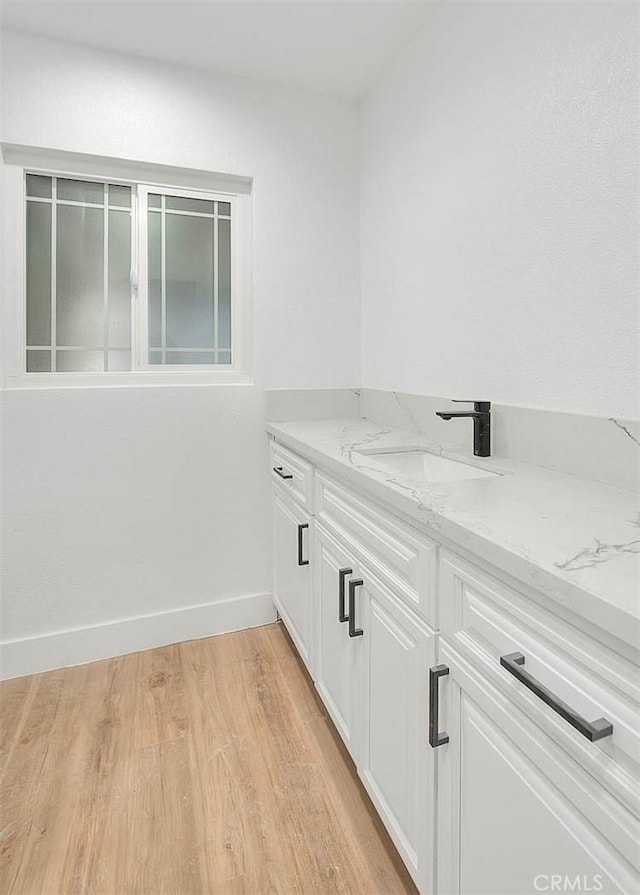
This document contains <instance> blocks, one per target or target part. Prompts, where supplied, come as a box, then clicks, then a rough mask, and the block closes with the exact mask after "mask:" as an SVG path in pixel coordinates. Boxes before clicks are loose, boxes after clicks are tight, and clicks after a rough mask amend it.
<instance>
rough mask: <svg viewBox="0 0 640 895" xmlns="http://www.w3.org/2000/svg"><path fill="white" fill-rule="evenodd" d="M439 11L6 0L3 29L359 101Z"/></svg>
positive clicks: (406, 5) (346, 4)
mask: <svg viewBox="0 0 640 895" xmlns="http://www.w3.org/2000/svg"><path fill="white" fill-rule="evenodd" d="M432 7H433V3H432V2H429V0H368V2H357V0H341V2H335V0H327V2H322V0H288V2H286V0H285V2H273V0H262V2H256V0H235V2H219V0H201V2H189V0H187V2H178V0H175V2H162V0H134V2H115V0H112V2H108V0H107V2H106V0H70V2H69V0H67V2H60V0H49V2H46V0H44V2H43V0H19V2H12V0H5V2H3V3H2V25H3V27H5V28H12V29H14V30H19V31H26V32H29V33H32V34H39V35H43V36H46V37H52V38H57V39H59V40H67V41H71V42H73V43H78V44H84V45H85V46H90V47H97V48H101V49H106V50H115V51H118V52H123V53H132V54H134V55H137V56H145V57H149V58H152V59H160V60H163V61H170V62H178V63H182V64H186V65H192V66H196V67H199V68H205V69H210V70H213V71H221V72H227V73H229V74H233V75H239V76H242V77H248V78H257V79H259V80H263V81H270V82H272V83H276V84H281V85H285V86H289V87H292V86H296V87H301V88H306V89H312V90H320V91H323V92H328V93H332V94H335V95H339V96H343V97H346V98H349V99H356V100H357V99H359V98H361V97H362V96H363V95H364V94H365V93H366V91H367V90H368V89H369V87H370V86H371V85H372V84H373V83H375V81H376V80H377V79H378V78H379V77H380V75H381V74H382V72H383V71H384V70H385V68H386V67H387V66H388V65H389V63H390V62H391V61H392V60H393V58H394V57H395V56H397V55H398V53H399V52H400V51H401V50H402V48H403V46H404V45H405V44H406V43H408V42H409V40H410V39H411V36H412V35H413V33H414V31H415V30H416V29H417V28H419V27H420V26H421V25H422V23H423V21H424V20H425V18H426V16H427V15H428V12H429V9H430V8H432Z"/></svg>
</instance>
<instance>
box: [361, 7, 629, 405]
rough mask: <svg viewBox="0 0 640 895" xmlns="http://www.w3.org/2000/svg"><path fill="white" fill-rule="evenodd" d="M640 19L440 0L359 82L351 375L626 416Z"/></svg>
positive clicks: (599, 11) (374, 383)
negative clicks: (364, 88) (390, 58)
mask: <svg viewBox="0 0 640 895" xmlns="http://www.w3.org/2000/svg"><path fill="white" fill-rule="evenodd" d="M637 16H638V8H637V7H636V5H635V4H616V3H606V4H600V3H512V4H510V3H490V2H488V3H448V4H443V5H440V6H438V7H437V8H436V9H435V10H434V12H433V14H432V16H431V19H430V20H429V21H428V22H427V24H426V26H425V28H424V30H423V31H422V32H421V33H420V34H419V35H418V36H417V38H416V39H415V41H414V42H413V44H412V45H411V46H410V47H409V48H408V49H407V51H406V52H405V53H404V54H403V56H402V58H401V59H400V60H398V62H397V63H396V65H395V66H394V68H393V69H392V70H391V71H390V72H389V73H388V74H387V76H386V77H385V78H384V79H383V80H382V82H381V83H380V84H379V85H378V86H377V88H376V89H374V90H373V91H372V93H371V94H370V95H369V96H368V98H367V101H366V102H365V104H364V108H363V112H362V135H361V141H362V145H361V153H362V161H361V252H362V275H361V284H362V343H363V385H365V386H369V387H372V388H383V389H384V388H390V389H397V390H399V391H405V392H416V393H419V394H433V395H450V396H452V397H461V398H488V399H490V400H494V401H499V402H502V403H505V404H517V405H524V406H532V407H540V408H549V409H555V410H567V411H576V412H583V413H593V414H598V415H599V414H602V415H605V416H623V417H624V416H627V417H638V416H640V406H639V398H638V391H639V389H638V381H639V378H638V377H639V375H640V370H639V357H640V345H639V341H638V285H639V284H638V205H637V197H638V151H637V150H638V85H637V78H638V18H637Z"/></svg>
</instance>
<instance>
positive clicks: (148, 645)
mask: <svg viewBox="0 0 640 895" xmlns="http://www.w3.org/2000/svg"><path fill="white" fill-rule="evenodd" d="M275 620H276V610H275V607H274V605H273V596H272V594H252V595H251V596H247V597H234V598H233V599H231V600H224V601H222V602H219V603H206V604H205V605H200V606H188V607H186V608H184V609H175V610H170V611H169V612H158V613H155V614H154V615H140V616H136V617H135V618H125V619H119V620H118V621H113V622H105V623H103V624H100V625H94V626H93V627H90V628H74V629H72V630H69V631H55V632H54V633H52V634H42V635H40V636H39V637H27V638H24V639H21V640H6V641H4V642H2V643H0V679H3V680H6V679H8V678H14V677H22V676H23V675H25V674H37V673H38V672H41V671H51V670H52V669H54V668H66V667H67V666H69V665H84V664H85V663H86V662H95V661H96V660H98V659H110V658H112V657H113V656H123V655H126V654H127V653H137V652H140V651H141V650H146V649H153V648H154V647H156V646H166V645H167V644H169V643H182V642H183V641H185V640H200V639H201V638H202V637H211V636H213V635H214V634H226V633H228V632H229V631H241V630H242V629H243V628H255V627H257V626H258V625H267V624H269V623H270V622H274V621H275Z"/></svg>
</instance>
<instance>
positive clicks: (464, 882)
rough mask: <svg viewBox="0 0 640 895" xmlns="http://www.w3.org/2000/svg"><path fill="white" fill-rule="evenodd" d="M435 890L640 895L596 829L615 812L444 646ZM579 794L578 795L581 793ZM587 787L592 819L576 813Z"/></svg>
mask: <svg viewBox="0 0 640 895" xmlns="http://www.w3.org/2000/svg"><path fill="white" fill-rule="evenodd" d="M440 656H441V659H442V660H444V664H445V665H446V666H447V667H448V668H449V674H448V675H446V676H443V677H441V678H440V682H439V688H440V690H439V697H440V698H439V703H440V712H439V715H440V717H439V719H438V721H439V724H438V727H439V728H440V730H442V731H446V732H447V733H448V734H449V742H448V743H445V744H444V745H442V746H439V747H437V748H436V749H435V750H434V752H437V756H436V757H437V762H438V780H437V786H438V823H437V855H438V857H437V867H438V880H437V891H438V892H439V893H442V895H445V893H446V895H451V893H464V895H535V893H538V892H566V891H580V892H602V893H614V892H615V893H625V892H631V891H638V890H639V888H638V887H639V886H640V880H639V879H638V876H637V873H636V871H635V870H634V868H633V867H632V866H631V865H630V864H629V863H628V862H627V861H626V860H625V859H624V858H623V856H622V855H621V854H620V852H618V851H617V849H616V848H614V847H613V846H612V844H611V843H610V842H608V841H607V840H606V839H605V838H604V836H603V835H602V834H601V832H600V825H599V823H598V818H597V811H598V810H605V811H611V810H612V808H613V810H616V809H615V807H614V806H613V803H612V800H611V799H610V797H609V796H608V794H607V793H606V792H605V790H604V789H602V788H601V787H600V786H599V784H598V783H597V782H596V781H595V780H594V779H593V778H590V777H589V776H588V775H586V774H583V773H582V771H581V769H580V768H579V767H578V766H577V765H576V764H575V763H574V762H573V761H572V759H571V758H570V757H569V756H567V755H565V756H564V757H563V755H562V752H561V750H559V749H556V746H555V744H554V743H553V741H552V740H551V739H550V738H549V737H548V736H547V735H546V734H545V733H544V732H543V731H542V730H540V729H536V728H535V725H534V724H532V722H531V721H530V720H529V719H528V718H527V717H526V716H525V715H523V714H521V713H520V712H519V710H518V709H517V708H516V706H515V705H512V704H511V703H510V702H509V700H508V699H505V697H504V696H503V695H502V694H500V693H499V692H498V691H497V690H495V689H494V688H493V687H492V685H491V684H489V683H486V682H485V683H483V682H482V677H481V675H479V674H478V673H477V672H476V670H475V669H474V668H473V667H472V666H471V665H470V664H469V663H467V662H466V661H465V660H464V659H463V658H462V657H460V656H459V655H458V654H457V653H456V652H455V651H454V650H453V649H450V648H449V646H448V644H447V643H446V642H445V641H441V645H440ZM580 790H581V792H580ZM585 790H586V791H588V792H589V793H590V794H591V796H592V798H593V803H594V808H593V813H592V814H591V816H590V817H589V818H588V817H587V816H585V814H584V813H582V812H581V811H580V810H579V809H578V808H577V807H576V802H580V799H584V792H585Z"/></svg>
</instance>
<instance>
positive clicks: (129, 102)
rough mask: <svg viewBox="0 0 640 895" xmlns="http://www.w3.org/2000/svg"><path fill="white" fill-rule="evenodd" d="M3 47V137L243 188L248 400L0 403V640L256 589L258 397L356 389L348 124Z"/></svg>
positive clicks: (253, 89)
mask: <svg viewBox="0 0 640 895" xmlns="http://www.w3.org/2000/svg"><path fill="white" fill-rule="evenodd" d="M3 50H4V52H3V60H2V63H3V64H2V84H3V87H2V92H3V109H2V119H1V124H2V140H4V141H6V142H12V143H18V144H32V145H35V146H40V147H46V148H52V149H58V150H71V151H74V152H86V153H95V154H99V155H107V156H116V157H123V158H128V159H134V160H135V159H137V160H140V161H144V162H151V163H158V164H170V165H178V166H181V167H193V168H199V169H207V170H212V171H218V172H223V173H233V174H241V175H249V176H252V177H254V178H255V181H254V198H255V204H254V227H255V247H254V272H255V288H254V358H255V373H256V386H255V387H253V386H193V387H190V386H179V387H173V388H171V387H169V388H165V387H158V388H155V387H150V388H139V389H138V388H107V389H47V390H38V391H36V392H32V391H18V390H8V391H5V392H4V395H3V401H4V427H3V429H4V431H3V442H4V470H3V472H4V552H5V556H4V559H5V567H6V570H7V571H6V575H5V579H4V593H3V629H2V637H3V638H4V639H12V638H27V637H31V636H35V635H42V634H46V633H48V632H52V631H57V630H64V629H67V628H75V627H81V626H91V625H95V624H98V623H103V622H108V621H111V620H114V619H119V618H126V617H135V616H138V615H144V614H148V613H154V612H161V611H168V610H172V609H175V610H178V609H180V608H181V607H185V606H192V605H195V604H200V603H208V602H212V601H219V600H224V599H229V598H233V597H236V596H242V595H249V594H254V593H261V592H267V591H269V590H270V589H271V571H270V564H271V557H270V554H271V549H270V528H271V526H270V508H269V506H270V505H269V500H270V496H269V484H268V477H267V475H266V463H267V459H266V439H265V436H264V395H263V392H262V388H263V387H264V386H267V385H269V386H289V387H291V386H306V387H334V386H351V385H354V384H356V383H357V381H358V379H359V358H358V350H357V349H358V337H357V333H358V326H359V298H358V199H357V195H358V182H357V181H358V178H357V112H356V109H355V107H354V106H352V105H350V104H348V103H346V102H341V101H339V100H334V99H329V98H323V97H322V96H319V95H314V94H308V93H305V92H303V91H296V90H286V89H280V88H275V87H269V86H266V85H261V84H259V83H257V82H250V81H247V80H242V79H235V78H230V77H217V76H214V75H211V74H205V73H201V72H197V71H192V70H189V69H187V68H181V67H178V66H165V65H161V64H155V63H152V62H148V61H143V60H138V59H134V58H132V57H126V56H118V55H115V54H110V53H103V52H98V51H93V50H88V49H84V48H81V47H76V46H71V45H66V44H62V43H57V42H52V41H47V40H41V39H37V38H30V37H26V36H22V35H17V34H11V33H7V34H5V35H4V44H3ZM5 300H11V301H13V300H18V297H17V296H5ZM354 334H355V335H354ZM328 345H330V346H331V358H330V360H331V362H330V363H328V358H327V350H328V349H327V346H328ZM176 636H179V635H176Z"/></svg>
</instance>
